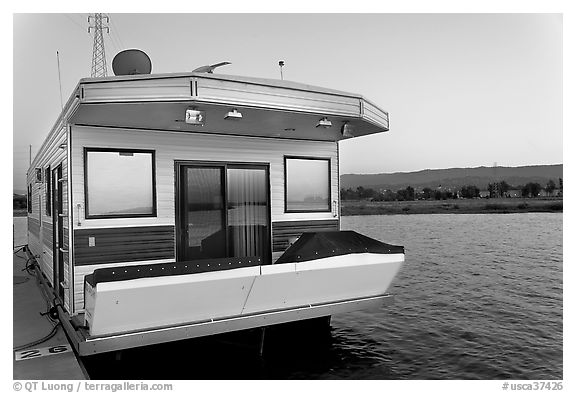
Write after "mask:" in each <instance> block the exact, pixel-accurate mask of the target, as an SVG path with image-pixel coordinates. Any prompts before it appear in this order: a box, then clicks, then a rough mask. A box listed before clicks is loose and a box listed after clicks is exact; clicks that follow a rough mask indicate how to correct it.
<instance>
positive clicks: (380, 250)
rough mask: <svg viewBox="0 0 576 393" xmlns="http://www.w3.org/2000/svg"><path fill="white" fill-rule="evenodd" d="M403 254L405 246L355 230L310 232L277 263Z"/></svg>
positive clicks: (301, 237)
mask: <svg viewBox="0 0 576 393" xmlns="http://www.w3.org/2000/svg"><path fill="white" fill-rule="evenodd" d="M361 253H373V254H400V253H401V254H403V253H404V247H403V246H395V245H392V244H386V243H383V242H381V241H378V240H375V239H372V238H369V237H368V236H364V235H362V234H360V233H357V232H354V231H338V232H335V231H334V232H332V231H331V232H308V233H303V234H302V236H300V238H299V239H298V240H297V241H296V243H294V244H293V245H292V246H291V247H290V248H288V249H287V250H286V251H285V252H284V254H282V256H281V257H280V258H278V260H277V261H276V263H294V262H305V261H312V260H314V259H320V258H327V257H333V256H337V255H346V254H361Z"/></svg>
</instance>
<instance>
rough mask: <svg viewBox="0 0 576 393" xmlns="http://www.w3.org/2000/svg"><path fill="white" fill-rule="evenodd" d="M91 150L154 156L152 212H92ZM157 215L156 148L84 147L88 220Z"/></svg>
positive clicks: (85, 205)
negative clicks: (89, 164)
mask: <svg viewBox="0 0 576 393" xmlns="http://www.w3.org/2000/svg"><path fill="white" fill-rule="evenodd" d="M91 152H103V153H147V154H150V155H151V158H152V213H130V214H90V213H89V212H90V209H89V204H88V153H91ZM157 216H158V208H157V198H156V150H149V149H128V148H114V147H84V218H85V219H86V220H92V219H108V218H141V217H157Z"/></svg>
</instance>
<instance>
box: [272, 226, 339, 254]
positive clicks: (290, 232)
mask: <svg viewBox="0 0 576 393" xmlns="http://www.w3.org/2000/svg"><path fill="white" fill-rule="evenodd" d="M339 229H340V224H339V221H338V219H331V220H307V221H277V222H273V223H272V251H273V252H284V251H286V249H287V248H288V247H289V245H290V242H291V241H292V240H293V239H295V238H297V237H300V236H301V235H302V234H303V233H307V232H325V231H338V230H339Z"/></svg>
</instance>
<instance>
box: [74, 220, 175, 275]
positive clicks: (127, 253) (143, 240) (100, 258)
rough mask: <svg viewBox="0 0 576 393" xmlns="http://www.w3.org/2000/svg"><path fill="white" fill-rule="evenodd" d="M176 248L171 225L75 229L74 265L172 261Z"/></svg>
mask: <svg viewBox="0 0 576 393" xmlns="http://www.w3.org/2000/svg"><path fill="white" fill-rule="evenodd" d="M90 238H93V240H91V239H90ZM91 244H93V245H92V246H91ZM174 245H175V239H174V226H172V225H165V226H146V227H120V228H94V229H75V230H74V265H76V266H83V265H95V264H101V263H119V262H135V261H149V260H156V259H173V258H174Z"/></svg>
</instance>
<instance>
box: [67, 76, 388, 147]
mask: <svg viewBox="0 0 576 393" xmlns="http://www.w3.org/2000/svg"><path fill="white" fill-rule="evenodd" d="M80 96H81V97H80V106H79V108H78V110H77V111H76V112H75V114H74V115H73V116H72V118H71V119H70V120H69V121H70V123H72V124H78V125H90V126H102V127H118V128H135V129H150V130H167V131H179V132H191V133H193V132H201V133H215V134H229V135H245V136H258V137H273V138H288V139H305V140H321V141H336V140H340V139H343V138H344V137H343V136H342V127H343V125H344V124H345V123H348V124H349V125H351V126H352V129H353V136H355V137H358V136H363V135H369V134H374V133H379V132H384V131H388V113H386V112H385V111H383V110H382V109H380V108H378V107H376V106H375V105H373V104H372V103H370V102H369V101H368V100H366V99H364V98H363V97H362V96H359V95H354V94H351V93H344V92H339V91H336V90H329V89H324V88H319V87H314V86H309V85H304V84H298V83H293V82H285V81H276V80H268V79H256V78H246V77H233V76H222V75H212V74H197V73H188V74H167V75H137V76H130V77H111V78H98V79H83V80H82V81H81V82H80ZM189 108H194V109H197V110H202V111H205V122H204V125H203V126H198V125H192V124H187V123H186V122H185V114H186V110H187V109H189ZM233 109H237V110H238V111H239V112H241V113H242V118H241V119H235V120H230V119H228V120H227V119H225V116H226V114H227V113H228V112H229V111H231V110H233ZM323 117H328V119H329V120H330V121H331V123H332V126H331V127H329V128H322V127H316V126H317V124H318V121H319V120H320V119H322V118H323Z"/></svg>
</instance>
